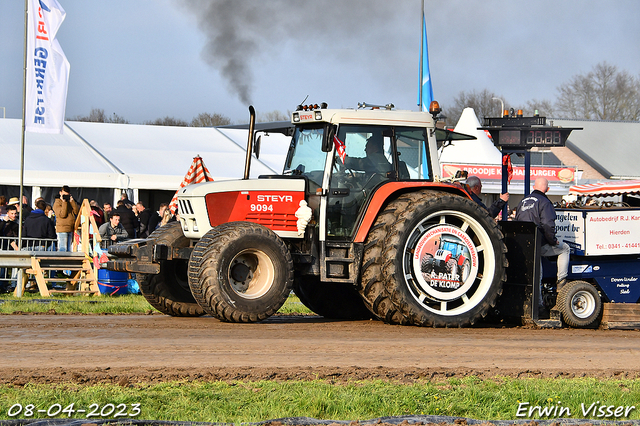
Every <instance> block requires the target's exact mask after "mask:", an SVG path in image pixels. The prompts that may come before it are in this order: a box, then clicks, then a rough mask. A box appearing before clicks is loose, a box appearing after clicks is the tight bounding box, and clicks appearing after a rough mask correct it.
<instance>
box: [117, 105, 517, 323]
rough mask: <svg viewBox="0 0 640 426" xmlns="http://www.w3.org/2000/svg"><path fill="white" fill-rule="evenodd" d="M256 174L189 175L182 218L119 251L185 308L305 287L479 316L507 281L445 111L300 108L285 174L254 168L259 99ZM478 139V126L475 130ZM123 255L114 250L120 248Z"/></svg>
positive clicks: (158, 294)
mask: <svg viewBox="0 0 640 426" xmlns="http://www.w3.org/2000/svg"><path fill="white" fill-rule="evenodd" d="M250 112H251V120H250V125H249V141H248V144H247V160H246V164H245V173H244V179H241V180H235V181H214V182H208V183H202V184H196V185H189V186H186V187H185V188H183V189H181V190H180V193H179V195H178V206H179V222H174V223H170V224H168V225H165V226H163V227H161V228H159V229H158V230H156V231H155V232H154V233H153V234H152V235H151V236H150V237H149V238H148V239H143V240H131V241H127V242H124V243H120V244H117V245H115V246H112V247H110V248H109V253H110V255H111V256H112V260H110V261H109V262H108V263H107V265H106V266H107V268H108V269H111V270H116V271H128V272H134V273H136V277H137V280H138V282H139V284H140V288H141V290H142V293H143V294H144V296H145V297H146V298H147V300H148V301H149V302H150V303H151V305H153V306H154V307H155V308H157V309H158V310H160V311H161V312H163V313H166V314H169V315H174V316H199V315H204V314H209V315H212V316H214V317H216V318H218V319H220V320H222V321H228V322H245V323H246V322H255V321H261V320H264V319H265V318H268V317H269V316H270V315H273V314H274V313H275V312H277V311H278V309H279V308H280V307H281V306H282V304H283V303H284V302H285V300H286V299H287V297H288V296H289V294H290V293H291V290H293V291H294V292H295V293H296V294H297V295H298V297H299V298H300V300H301V301H302V303H303V304H305V305H306V306H307V307H309V308H310V309H311V310H312V311H314V312H316V313H317V314H319V315H323V316H325V317H328V318H345V319H356V318H371V317H373V318H378V319H381V320H383V321H385V322H388V323H394V324H413V325H418V326H437V327H459V326H467V325H470V324H473V323H474V322H476V321H478V320H479V319H480V318H482V317H484V316H485V315H486V314H487V312H488V311H489V310H490V309H491V307H493V306H494V305H495V303H496V300H497V298H498V296H499V295H500V294H501V291H502V284H503V281H504V280H505V270H506V266H507V260H506V255H505V253H506V246H505V244H504V242H503V237H502V234H501V232H500V231H499V229H498V227H497V226H496V223H495V222H494V221H493V220H492V219H491V218H490V217H489V215H488V214H487V212H486V211H485V210H484V209H483V208H482V207H480V206H479V205H478V204H476V203H475V202H474V201H473V200H472V199H471V198H470V197H469V195H468V194H467V192H465V190H464V189H463V187H462V186H461V185H460V184H458V183H456V182H443V181H441V180H440V177H439V174H440V166H439V164H438V143H439V140H440V141H447V140H448V141H451V140H452V139H456V138H465V136H466V135H461V134H457V133H454V132H450V131H448V130H443V129H437V128H436V118H437V115H438V113H439V112H440V108H439V106H438V105H437V102H433V103H432V105H431V106H430V111H429V112H411V111H398V110H395V109H394V108H393V105H391V104H389V105H387V106H371V105H367V104H361V105H359V108H358V109H328V108H326V105H325V104H323V105H322V106H321V107H318V106H317V105H315V106H305V107H302V106H301V107H299V108H298V110H296V111H295V112H293V113H292V117H291V126H289V128H288V130H285V131H288V132H289V134H290V135H291V144H290V148H289V151H288V154H287V157H286V161H285V164H284V168H283V172H282V174H280V175H268V176H259V177H258V179H249V171H250V163H251V157H252V155H253V154H252V152H255V153H256V154H257V152H258V150H259V144H258V141H259V140H260V138H256V137H255V136H256V133H257V132H256V130H255V111H254V110H253V108H252V107H250ZM471 138H472V139H473V137H471ZM114 256H115V258H114Z"/></svg>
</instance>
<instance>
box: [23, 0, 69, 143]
mask: <svg viewBox="0 0 640 426" xmlns="http://www.w3.org/2000/svg"><path fill="white" fill-rule="evenodd" d="M28 17H29V20H28V24H27V81H26V90H27V93H26V95H27V99H26V106H25V108H26V110H25V130H26V131H28V132H35V133H62V127H63V124H64V111H65V107H66V104H67V84H68V82H69V61H67V58H66V56H65V55H64V52H63V51H62V48H61V47H60V43H58V40H56V33H57V32H58V28H60V25H61V24H62V21H63V20H64V18H65V11H64V9H62V7H61V6H60V4H58V2H57V1H56V0H28Z"/></svg>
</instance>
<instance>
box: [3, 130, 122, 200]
mask: <svg viewBox="0 0 640 426" xmlns="http://www.w3.org/2000/svg"><path fill="white" fill-rule="evenodd" d="M21 135H22V121H21V120H15V119H2V120H0V151H1V152H2V167H1V168H0V182H1V183H2V184H5V185H19V184H20V144H21V140H22V136H21ZM87 182H92V184H93V186H95V187H116V188H122V187H123V186H122V184H124V182H125V181H124V180H123V175H122V172H121V171H120V170H118V168H117V167H115V166H114V165H113V164H111V163H110V162H109V161H108V160H107V159H106V158H105V157H103V156H101V155H100V153H99V152H97V151H96V150H95V149H93V148H92V147H91V146H89V145H87V144H86V143H84V142H83V141H82V139H81V138H79V137H78V136H77V135H76V134H75V133H74V132H72V131H71V130H70V129H69V128H68V127H66V126H65V127H64V129H63V133H62V134H44V133H26V136H25V149H24V184H25V185H27V186H61V185H70V186H86V183H87Z"/></svg>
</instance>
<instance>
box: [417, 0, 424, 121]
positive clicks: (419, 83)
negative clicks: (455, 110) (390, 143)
mask: <svg viewBox="0 0 640 426" xmlns="http://www.w3.org/2000/svg"><path fill="white" fill-rule="evenodd" d="M423 25H424V0H422V14H421V15H420V67H419V70H418V72H419V74H418V107H419V111H422V66H423V65H422V62H423V61H422V55H424V37H422V31H423V28H422V27H423Z"/></svg>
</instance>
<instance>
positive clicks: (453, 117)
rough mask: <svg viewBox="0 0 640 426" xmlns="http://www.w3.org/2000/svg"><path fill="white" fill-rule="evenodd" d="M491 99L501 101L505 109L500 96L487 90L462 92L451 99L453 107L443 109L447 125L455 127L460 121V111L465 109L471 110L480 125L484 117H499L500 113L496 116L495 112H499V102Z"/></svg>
mask: <svg viewBox="0 0 640 426" xmlns="http://www.w3.org/2000/svg"><path fill="white" fill-rule="evenodd" d="M492 98H500V99H502V100H503V101H504V102H505V107H506V105H507V102H506V100H505V99H504V98H503V97H502V96H499V95H496V94H495V93H494V92H492V91H490V90H488V89H484V90H482V91H480V92H476V91H475V90H473V91H471V92H465V91H462V92H460V93H458V95H457V96H456V97H455V98H454V99H453V106H451V107H446V106H444V108H443V109H444V115H446V116H447V124H449V125H455V124H456V123H457V122H458V120H459V119H460V115H462V111H463V110H464V109H465V108H473V109H474V111H475V113H476V116H478V120H480V123H481V124H482V120H483V119H484V118H485V117H496V116H497V117H499V116H501V115H502V114H501V113H498V114H496V112H500V108H501V104H500V102H499V101H496V100H493V99H492Z"/></svg>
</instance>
